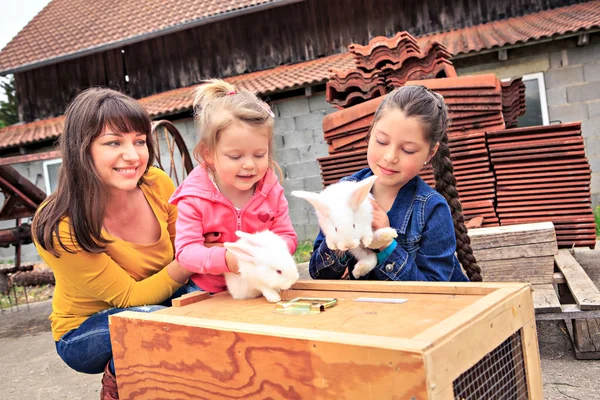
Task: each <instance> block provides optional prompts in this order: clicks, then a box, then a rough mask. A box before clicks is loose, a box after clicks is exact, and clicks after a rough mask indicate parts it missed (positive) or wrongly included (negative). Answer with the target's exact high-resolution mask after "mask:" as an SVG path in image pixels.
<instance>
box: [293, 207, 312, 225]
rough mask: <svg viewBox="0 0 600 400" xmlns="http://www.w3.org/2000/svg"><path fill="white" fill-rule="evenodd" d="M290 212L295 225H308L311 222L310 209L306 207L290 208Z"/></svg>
mask: <svg viewBox="0 0 600 400" xmlns="http://www.w3.org/2000/svg"><path fill="white" fill-rule="evenodd" d="M289 214H290V219H291V220H292V224H294V225H308V224H309V223H310V220H309V217H308V210H307V209H305V208H295V209H292V208H290V212H289Z"/></svg>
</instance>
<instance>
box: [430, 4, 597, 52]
mask: <svg viewBox="0 0 600 400" xmlns="http://www.w3.org/2000/svg"><path fill="white" fill-rule="evenodd" d="M598 27H600V1H597V0H596V1H589V2H586V3H582V4H575V5H572V6H566V7H560V8H555V9H553V10H547V11H540V12H537V13H533V14H528V15H524V16H521V17H514V18H508V19H505V20H501V21H493V22H488V23H485V24H481V25H475V26H471V27H467V28H462V29H455V30H453V31H449V32H441V33H436V34H432V35H426V36H421V37H420V38H419V45H420V46H422V47H423V46H424V45H426V44H427V43H429V42H432V41H436V42H438V43H441V44H443V45H444V46H446V48H447V49H448V51H449V52H450V53H452V54H453V55H454V56H457V55H460V54H468V53H474V52H475V53H476V52H480V51H482V50H489V49H493V48H497V47H504V46H509V45H514V44H518V43H526V42H530V41H538V40H542V39H545V38H550V37H553V36H560V35H565V34H569V33H574V32H578V31H585V30H589V29H592V28H598Z"/></svg>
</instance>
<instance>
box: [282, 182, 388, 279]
mask: <svg viewBox="0 0 600 400" xmlns="http://www.w3.org/2000/svg"><path fill="white" fill-rule="evenodd" d="M376 179H377V176H375V175H373V176H371V177H369V178H367V179H364V180H362V181H360V182H353V181H343V182H338V183H335V184H333V185H330V186H328V187H327V188H325V190H323V191H322V192H321V193H313V192H304V191H300V190H295V191H293V192H292V195H293V196H296V197H300V198H302V199H305V200H307V201H309V202H310V203H311V204H312V205H313V207H314V208H315V210H316V212H317V219H318V221H319V226H320V227H321V231H323V235H324V236H325V242H326V243H327V247H329V248H330V249H331V250H341V251H350V254H352V255H353V256H354V257H355V258H356V260H357V263H356V265H355V266H354V269H353V270H352V275H354V277H355V278H360V277H361V276H365V275H367V274H368V273H369V272H371V271H372V270H373V268H375V266H376V265H377V255H376V254H375V252H373V250H371V249H379V248H381V247H384V246H387V245H388V244H390V243H391V242H392V240H394V238H395V237H396V236H398V234H397V232H396V230H395V229H393V228H382V229H378V230H376V231H375V232H373V228H372V226H371V223H372V221H373V206H372V205H371V202H370V201H369V198H371V197H372V196H371V194H370V192H371V188H372V187H373V183H374V182H375V180H376Z"/></svg>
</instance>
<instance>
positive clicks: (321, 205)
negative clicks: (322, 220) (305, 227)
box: [292, 190, 329, 217]
mask: <svg viewBox="0 0 600 400" xmlns="http://www.w3.org/2000/svg"><path fill="white" fill-rule="evenodd" d="M292 196H296V197H299V198H301V199H304V200H306V201H308V202H309V203H310V204H312V205H313V207H314V208H315V210H317V211H318V212H319V213H321V215H323V216H324V217H327V216H328V215H329V207H328V206H327V205H326V204H325V202H324V201H323V200H322V199H321V195H320V194H318V193H313V192H305V191H302V190H294V191H293V192H292Z"/></svg>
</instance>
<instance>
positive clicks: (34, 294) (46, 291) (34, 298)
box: [0, 285, 54, 309]
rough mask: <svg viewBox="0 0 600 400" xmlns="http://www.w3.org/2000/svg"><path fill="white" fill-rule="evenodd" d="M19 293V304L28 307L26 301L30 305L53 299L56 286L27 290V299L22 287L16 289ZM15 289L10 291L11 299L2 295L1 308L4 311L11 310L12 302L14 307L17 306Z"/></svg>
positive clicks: (35, 287)
mask: <svg viewBox="0 0 600 400" xmlns="http://www.w3.org/2000/svg"><path fill="white" fill-rule="evenodd" d="M15 289H16V290H15V291H16V292H17V302H18V304H19V307H21V306H25V307H27V306H26V301H29V303H30V304H31V303H35V302H38V301H44V300H48V299H51V298H52V293H53V292H54V285H40V286H31V287H28V288H27V298H25V291H24V290H23V287H22V286H17V287H16V288H15ZM13 290H14V289H11V290H10V294H9V295H10V299H9V298H8V296H9V295H4V294H0V306H1V307H2V309H6V308H10V304H11V302H12V305H13V307H14V306H15V291H13Z"/></svg>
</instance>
